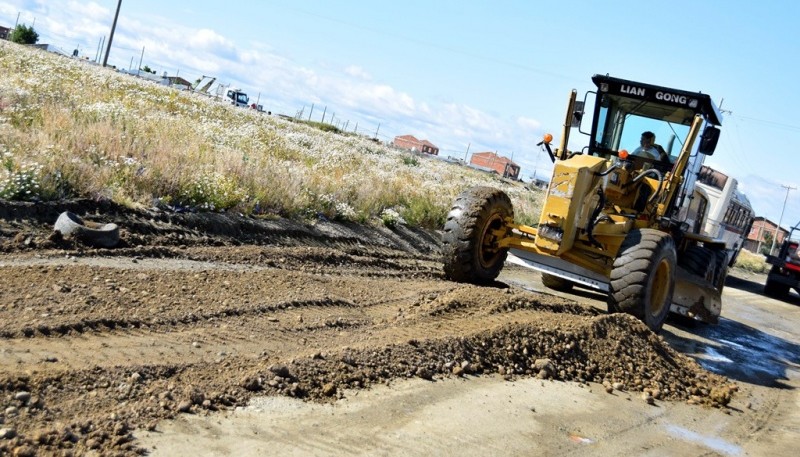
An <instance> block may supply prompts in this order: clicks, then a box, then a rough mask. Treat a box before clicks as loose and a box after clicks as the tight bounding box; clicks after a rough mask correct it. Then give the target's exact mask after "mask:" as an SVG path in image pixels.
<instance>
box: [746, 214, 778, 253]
mask: <svg viewBox="0 0 800 457" xmlns="http://www.w3.org/2000/svg"><path fill="white" fill-rule="evenodd" d="M777 227H778V224H776V223H774V222H772V221H771V220H769V219H767V218H764V217H757V218H755V219H753V226H752V227H751V228H750V233H749V234H748V235H747V240H745V242H744V245H743V246H742V247H743V248H745V249H747V250H748V251H750V252H756V253H758V252H759V250H760V249H761V248H762V247H763V246H764V244H765V241H767V238H769V241H770V242H771V241H772V237H774V236H775V229H776V228H777ZM767 234H769V235H767ZM777 234H778V238H777V239H776V240H775V246H776V249H777V247H778V246H780V245H781V243H783V240H784V238H786V237H787V236H789V231H788V230H786V229H785V228H783V227H781V228H780V229H779V230H778V233H777ZM770 245H771V243H770Z"/></svg>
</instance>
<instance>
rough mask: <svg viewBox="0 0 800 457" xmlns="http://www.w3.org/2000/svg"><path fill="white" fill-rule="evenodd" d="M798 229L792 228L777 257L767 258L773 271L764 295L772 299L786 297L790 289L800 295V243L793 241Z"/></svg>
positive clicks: (768, 277) (765, 286)
mask: <svg viewBox="0 0 800 457" xmlns="http://www.w3.org/2000/svg"><path fill="white" fill-rule="evenodd" d="M798 226H800V224H798ZM797 229H798V227H797V226H796V227H792V231H791V232H789V236H787V237H786V239H785V240H784V242H783V243H782V244H781V248H780V251H778V255H777V256H773V255H769V256H767V263H769V264H770V265H772V269H771V270H770V271H769V275H768V276H767V283H766V284H765V285H764V293H765V294H767V295H769V296H771V297H776V298H781V297H785V296H786V295H787V294H788V293H789V289H794V290H796V291H797V292H798V293H800V252H798V249H797V248H798V246H800V242H798V241H796V240H793V239H792V234H794V231H795V230H797Z"/></svg>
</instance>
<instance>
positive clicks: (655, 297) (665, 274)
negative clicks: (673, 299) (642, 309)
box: [649, 259, 672, 316]
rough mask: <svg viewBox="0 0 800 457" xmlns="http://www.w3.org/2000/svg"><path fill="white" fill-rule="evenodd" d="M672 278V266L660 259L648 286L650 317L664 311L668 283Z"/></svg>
mask: <svg viewBox="0 0 800 457" xmlns="http://www.w3.org/2000/svg"><path fill="white" fill-rule="evenodd" d="M671 277H672V265H670V263H669V261H668V260H667V259H661V261H660V262H658V267H657V268H656V271H655V274H654V275H653V282H652V284H651V286H650V291H651V292H650V300H649V301H650V315H651V316H658V315H660V314H661V312H662V311H663V310H664V307H665V306H669V304H668V303H667V295H668V294H669V286H670V284H669V282H670V278H671Z"/></svg>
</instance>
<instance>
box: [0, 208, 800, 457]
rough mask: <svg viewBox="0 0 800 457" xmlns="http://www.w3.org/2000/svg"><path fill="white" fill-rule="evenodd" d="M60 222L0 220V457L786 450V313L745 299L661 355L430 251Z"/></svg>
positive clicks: (794, 432) (233, 230)
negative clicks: (453, 276) (451, 274)
mask: <svg viewBox="0 0 800 457" xmlns="http://www.w3.org/2000/svg"><path fill="white" fill-rule="evenodd" d="M63 209H65V205H64V204H62V205H53V206H52V207H47V206H43V205H36V206H28V207H25V206H14V207H4V208H3V209H2V211H0V221H1V222H0V242H1V243H2V244H0V249H1V250H2V254H1V255H0V274H1V275H2V278H3V288H2V290H0V367H1V368H2V374H0V403H2V404H0V454H4V453H8V454H11V455H67V454H70V453H72V454H74V455H84V454H90V455H91V454H93V453H96V454H98V455H100V454H103V455H105V454H111V455H113V454H120V455H128V454H137V453H142V452H150V453H152V454H153V455H182V454H183V455H188V454H196V455H264V454H265V453H279V452H280V453H281V454H287V455H308V454H328V455H330V454H334V455H335V454H341V455H344V454H352V453H361V454H387V455H397V454H406V455H417V454H423V453H425V454H441V455H446V454H449V455H455V454H458V455H464V454H466V455H476V454H481V455H486V454H494V453H506V454H525V455H531V454H533V455H583V454H587V455H588V454H596V453H598V452H599V453H603V454H622V453H634V454H653V455H663V454H670V455H708V454H711V455H715V454H721V455H746V454H749V455H766V454H773V455H774V454H776V453H777V454H781V453H784V452H785V451H788V450H791V447H788V446H789V443H792V442H793V440H792V439H791V438H797V436H798V430H800V428H798V417H797V415H796V413H795V412H794V411H796V407H797V403H798V397H797V395H796V394H795V390H794V388H795V387H797V373H796V371H795V370H796V364H797V361H798V360H797V357H798V356H797V354H798V352H797V350H796V349H797V344H798V342H799V341H800V335H798V333H799V332H798V330H796V329H797V328H798V326H797V325H796V324H797V322H798V320H800V315H798V313H797V309H800V308H796V307H795V304H793V303H781V302H776V301H773V300H769V299H767V298H764V297H762V296H760V295H757V294H754V293H753V292H754V291H755V290H756V289H757V284H756V283H755V282H749V281H748V280H747V279H739V278H736V277H731V278H730V279H729V283H728V289H727V291H726V293H725V298H726V301H725V311H724V312H723V316H724V317H725V319H723V322H722V324H721V325H719V326H715V327H706V326H697V327H692V328H686V327H684V326H680V325H668V326H667V327H666V328H665V331H664V333H663V335H662V337H658V336H655V335H653V334H652V333H650V332H649V331H648V330H647V329H646V328H645V327H644V326H643V325H642V324H641V323H639V322H638V321H636V320H634V319H632V318H630V317H629V316H626V315H607V314H605V312H604V311H602V307H598V306H597V305H598V301H597V300H596V299H597V296H594V295H593V294H591V293H586V294H584V295H583V296H580V295H577V296H575V295H573V296H563V297H559V296H555V295H550V294H542V293H541V291H542V287H541V285H540V284H539V283H538V282H537V281H538V275H535V274H531V273H529V272H528V271H527V270H523V269H521V268H519V267H515V266H514V265H509V266H508V267H507V268H506V270H504V273H503V275H502V276H501V278H500V281H498V282H497V283H496V284H494V285H492V286H490V287H477V286H471V285H463V284H455V283H451V282H447V281H445V280H443V278H442V276H441V274H440V264H439V260H438V257H437V249H438V241H437V237H436V236H435V234H429V233H425V232H419V231H410V230H407V229H403V228H399V229H396V230H393V231H390V230H388V229H385V228H382V229H365V228H363V227H358V226H347V225H341V224H334V223H318V224H316V225H315V226H305V225H300V224H295V223H290V222H287V221H283V220H255V219H241V218H236V217H231V216H223V215H193V214H166V213H153V212H130V211H124V210H122V209H120V208H115V207H109V206H107V205H106V206H102V207H101V206H97V205H96V204H93V203H91V202H78V203H75V204H74V205H73V206H72V207H70V208H69V209H73V210H74V211H82V212H83V214H85V215H86V218H87V219H93V218H94V219H96V220H97V221H98V222H108V221H113V222H117V223H118V224H119V225H120V226H121V227H122V242H121V244H120V246H119V247H117V248H114V249H90V248H87V247H86V246H83V245H82V244H81V243H79V242H78V241H76V240H69V239H67V240H64V239H61V238H59V237H57V236H52V235H51V230H52V221H54V220H55V218H56V217H57V215H58V212H59V211H61V210H63ZM87 213H88V214H87ZM98 214H101V215H98ZM575 300H577V301H575ZM676 349H677V350H676ZM684 354H685V355H684ZM695 359H697V360H699V361H700V362H701V364H702V365H703V367H705V368H703V367H701V366H700V365H699V364H698V363H696V362H695Z"/></svg>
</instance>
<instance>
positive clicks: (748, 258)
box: [733, 249, 772, 273]
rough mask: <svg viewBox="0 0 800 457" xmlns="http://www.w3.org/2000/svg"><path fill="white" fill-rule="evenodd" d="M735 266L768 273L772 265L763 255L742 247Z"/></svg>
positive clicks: (745, 269)
mask: <svg viewBox="0 0 800 457" xmlns="http://www.w3.org/2000/svg"><path fill="white" fill-rule="evenodd" d="M733 266H734V267H735V268H738V269H740V270H744V271H749V272H751V273H766V272H768V271H769V270H770V268H771V267H772V265H770V264H768V263H767V261H766V259H765V258H764V256H763V255H759V254H754V253H752V252H750V251H748V250H745V249H742V251H741V252H740V253H739V257H737V258H736V263H734V265H733Z"/></svg>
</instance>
